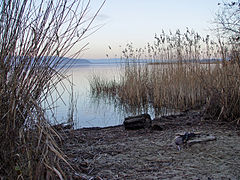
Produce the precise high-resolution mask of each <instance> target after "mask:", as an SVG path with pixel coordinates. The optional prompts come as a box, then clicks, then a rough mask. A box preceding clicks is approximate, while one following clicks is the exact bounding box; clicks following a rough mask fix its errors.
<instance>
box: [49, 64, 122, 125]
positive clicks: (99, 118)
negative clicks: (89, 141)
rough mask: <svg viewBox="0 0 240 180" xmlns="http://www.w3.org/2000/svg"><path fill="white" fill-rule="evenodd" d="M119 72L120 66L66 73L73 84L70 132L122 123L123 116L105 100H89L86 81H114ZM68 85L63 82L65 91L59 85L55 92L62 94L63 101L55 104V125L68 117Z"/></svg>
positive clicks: (79, 68) (85, 67)
mask: <svg viewBox="0 0 240 180" xmlns="http://www.w3.org/2000/svg"><path fill="white" fill-rule="evenodd" d="M122 70H123V69H122V68H121V66H120V65H117V64H110V65H106V64H105V65H104V64H95V65H94V64H91V65H83V66H79V65H78V66H75V67H72V68H71V69H69V71H68V75H70V76H69V80H70V81H72V82H73V95H74V101H73V105H74V106H73V107H74V117H73V120H74V128H82V127H105V126H114V125H118V124H121V123H122V121H123V119H124V113H123V112H121V110H119V109H118V108H116V107H115V106H114V104H113V103H112V102H111V101H109V100H107V99H97V98H96V99H95V98H93V97H91V94H90V85H89V78H90V77H91V76H92V75H93V74H94V75H97V76H100V77H103V78H105V79H109V80H110V79H113V78H115V79H118V78H119V77H120V73H121V72H122ZM70 84H71V83H70V82H69V81H64V86H66V87H68V90H67V89H66V88H64V87H63V86H60V85H59V86H58V88H57V90H58V92H59V93H60V94H62V100H63V101H61V100H58V101H57V102H56V103H55V107H56V108H55V109H54V113H55V116H56V119H57V122H58V123H62V122H66V121H67V120H68V117H69V107H70V105H71V96H70V94H71V93H70V91H71V88H69V86H70ZM56 96H57V95H56ZM52 121H53V120H52Z"/></svg>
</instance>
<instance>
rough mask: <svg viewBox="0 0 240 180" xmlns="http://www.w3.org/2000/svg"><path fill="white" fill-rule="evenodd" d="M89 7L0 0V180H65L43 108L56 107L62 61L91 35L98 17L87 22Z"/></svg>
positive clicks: (63, 0) (80, 3) (61, 2)
mask: <svg viewBox="0 0 240 180" xmlns="http://www.w3.org/2000/svg"><path fill="white" fill-rule="evenodd" d="M89 4H90V2H89V1H86V2H83V1H74V0H73V1H72V0H70V1H69V0H58V1H51V0H49V1H44V0H42V1H35V0H29V1H28V0H13V1H12V0H4V1H1V2H0V118H1V119H0V146H1V149H0V179H5V178H8V179H56V178H57V177H58V179H66V177H65V176H64V172H63V170H62V169H61V167H60V166H59V161H64V162H66V163H67V161H66V158H65V157H64V156H63V155H62V153H61V151H60V150H59V148H58V145H57V143H56V138H57V139H58V140H59V139H60V137H59V136H58V134H57V133H56V132H55V131H54V130H53V129H52V128H51V126H50V125H49V122H48V120H47V119H46V116H45V115H46V114H45V113H46V110H47V109H43V107H42V104H43V102H45V104H48V105H49V107H48V109H51V108H52V107H51V104H52V103H53V102H51V101H50V99H52V97H51V94H52V93H53V92H54V91H56V87H57V84H58V83H59V82H61V81H62V79H64V78H65V77H64V74H62V73H63V70H64V69H63V68H64V67H65V66H64V65H65V64H66V63H68V62H65V61H63V59H62V58H61V57H63V56H64V55H66V53H68V52H69V51H70V50H71V49H72V47H73V46H74V45H76V43H77V42H79V41H80V40H82V39H83V38H85V37H86V36H87V34H86V32H87V30H88V29H89V27H90V25H91V23H92V21H93V19H94V18H95V16H96V15H95V16H94V17H93V18H91V19H90V20H89V18H87V19H86V18H85V16H86V13H87V11H88V9H89ZM80 51H81V50H80ZM73 56H74V55H73ZM53 101H54V99H53ZM53 115H54V114H53Z"/></svg>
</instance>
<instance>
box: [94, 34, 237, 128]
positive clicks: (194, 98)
mask: <svg viewBox="0 0 240 180" xmlns="http://www.w3.org/2000/svg"><path fill="white" fill-rule="evenodd" d="M189 36H191V38H190V37H189ZM155 38H156V39H157V41H156V42H155V43H154V45H152V46H150V45H149V44H148V47H147V50H145V51H144V50H143V49H142V50H140V51H139V50H134V49H133V47H132V45H128V46H127V48H126V49H125V50H124V51H123V57H125V58H126V59H128V60H129V61H134V63H132V64H131V63H126V66H125V72H124V74H123V75H122V77H121V79H120V81H118V82H117V81H110V82H108V81H105V80H103V79H98V78H97V77H95V79H94V80H95V81H92V82H91V88H92V93H93V94H95V95H100V94H104V95H106V94H107V96H110V97H111V98H113V97H114V98H116V99H117V100H118V102H119V104H121V105H125V106H127V107H128V108H129V107H133V112H134V111H135V113H136V112H137V113H139V112H142V111H144V112H145V113H146V112H147V111H148V108H149V107H152V108H154V111H155V114H163V113H166V111H164V112H163V109H168V110H170V112H171V111H178V110H186V109H191V108H204V109H205V112H206V113H207V114H209V115H210V116H212V117H213V119H222V120H226V121H228V122H235V123H237V124H239V117H240V113H239V111H238V109H239V105H240V102H239V96H240V91H239V87H240V82H239V79H240V69H239V68H240V67H239V64H238V62H237V61H234V59H231V61H227V57H228V54H229V52H228V51H225V50H224V49H226V47H223V45H222V44H217V43H215V42H213V41H212V40H210V39H209V36H207V38H201V37H200V35H199V34H197V33H195V32H193V31H192V33H190V32H189V30H187V32H186V33H184V34H181V33H180V31H177V32H176V34H171V35H165V34H162V35H160V38H158V37H155ZM208 42H211V43H210V44H208ZM229 49H230V47H229ZM145 52H146V53H147V55H146V56H145V57H149V58H148V60H146V61H145V62H153V63H152V64H149V63H136V62H140V61H141V57H144V54H143V53H145ZM149 59H150V61H149ZM206 59H207V60H208V62H206ZM212 59H213V60H214V62H215V63H211V62H212ZM216 59H221V61H219V62H218V63H216ZM201 60H205V61H203V62H204V63H201ZM136 109H137V110H136ZM167 113H168V112H167Z"/></svg>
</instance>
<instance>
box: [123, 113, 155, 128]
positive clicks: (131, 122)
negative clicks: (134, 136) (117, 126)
mask: <svg viewBox="0 0 240 180" xmlns="http://www.w3.org/2000/svg"><path fill="white" fill-rule="evenodd" d="M123 125H124V127H125V129H127V130H134V129H143V128H150V127H151V125H152V120H151V116H150V115H149V114H142V115H138V116H129V117H127V118H125V120H124V122H123Z"/></svg>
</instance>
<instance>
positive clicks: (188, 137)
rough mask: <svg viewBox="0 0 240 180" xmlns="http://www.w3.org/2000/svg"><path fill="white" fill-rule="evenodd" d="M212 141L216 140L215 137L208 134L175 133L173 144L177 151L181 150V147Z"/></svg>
mask: <svg viewBox="0 0 240 180" xmlns="http://www.w3.org/2000/svg"><path fill="white" fill-rule="evenodd" d="M214 140H216V137H215V136H213V135H210V134H204V133H201V132H185V133H177V134H176V137H175V139H174V142H175V144H176V145H177V148H178V150H181V146H185V145H188V146H190V145H193V144H196V143H203V142H208V141H214Z"/></svg>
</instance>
